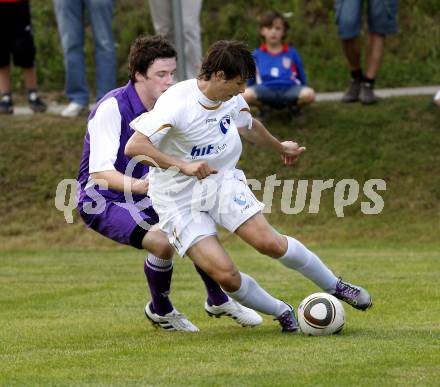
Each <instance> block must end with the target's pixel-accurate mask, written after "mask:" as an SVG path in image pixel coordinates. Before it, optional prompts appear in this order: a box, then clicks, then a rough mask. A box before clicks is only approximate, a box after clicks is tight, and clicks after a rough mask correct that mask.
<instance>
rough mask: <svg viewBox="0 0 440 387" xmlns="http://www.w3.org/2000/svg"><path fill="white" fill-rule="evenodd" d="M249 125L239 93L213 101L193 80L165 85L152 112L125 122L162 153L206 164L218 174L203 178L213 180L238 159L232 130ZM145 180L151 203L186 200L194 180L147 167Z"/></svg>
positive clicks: (239, 146)
mask: <svg viewBox="0 0 440 387" xmlns="http://www.w3.org/2000/svg"><path fill="white" fill-rule="evenodd" d="M251 125H252V116H251V114H250V111H249V106H248V105H247V103H246V102H245V100H244V99H243V97H242V96H241V95H239V96H235V97H233V98H231V99H230V100H228V101H226V102H213V101H211V100H209V99H208V98H207V97H206V96H205V95H204V94H203V93H202V92H201V91H200V89H199V88H198V86H197V80H196V79H190V80H187V81H183V82H180V83H178V84H176V85H174V86H172V87H170V88H169V89H168V90H167V91H166V92H165V93H164V94H162V95H161V97H160V98H159V99H158V100H157V102H156V104H155V106H154V109H153V110H151V111H150V112H147V113H144V114H142V115H141V116H139V117H138V118H136V119H135V120H133V121H132V122H131V123H130V126H131V127H132V128H133V129H135V130H137V131H139V132H140V133H142V134H144V135H145V136H147V137H149V139H150V141H151V142H152V143H153V145H154V146H156V147H157V148H158V149H159V150H161V151H162V152H163V153H165V154H167V155H170V156H173V157H175V158H177V159H180V160H184V161H186V162H194V161H202V160H203V161H207V162H208V164H209V165H210V166H211V167H212V168H215V169H217V170H218V171H219V173H218V174H217V175H216V174H214V175H211V176H209V177H208V178H207V179H213V180H215V181H220V179H221V178H222V176H223V175H224V173H225V172H226V171H230V170H233V169H234V168H235V166H236V164H237V162H238V160H239V159H240V155H241V151H242V144H241V139H240V135H239V134H238V131H237V128H238V127H246V128H250V127H251ZM149 176H150V177H149V178H150V183H151V184H150V188H149V195H150V196H151V198H152V200H153V203H154V204H155V205H156V204H157V205H167V203H170V200H171V201H176V200H178V201H179V202H182V200H183V201H185V200H191V199H190V198H191V194H192V192H193V188H194V186H195V184H196V183H197V178H196V177H194V176H186V175H184V174H182V173H180V172H179V173H177V172H176V171H175V170H172V169H169V170H163V169H160V168H152V169H151V172H150V175H149Z"/></svg>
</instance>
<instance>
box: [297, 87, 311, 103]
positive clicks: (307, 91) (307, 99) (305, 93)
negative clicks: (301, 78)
mask: <svg viewBox="0 0 440 387" xmlns="http://www.w3.org/2000/svg"><path fill="white" fill-rule="evenodd" d="M314 101H315V91H314V90H313V89H312V88H310V87H304V88H303V89H302V90H301V91H300V93H299V96H298V105H300V106H305V105H310V104H311V103H313V102H314Z"/></svg>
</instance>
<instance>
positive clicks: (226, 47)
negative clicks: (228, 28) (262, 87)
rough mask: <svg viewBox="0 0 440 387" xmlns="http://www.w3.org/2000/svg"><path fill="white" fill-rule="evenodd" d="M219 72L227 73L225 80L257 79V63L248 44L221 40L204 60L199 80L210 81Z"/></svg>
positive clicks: (211, 48)
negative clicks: (237, 78)
mask: <svg viewBox="0 0 440 387" xmlns="http://www.w3.org/2000/svg"><path fill="white" fill-rule="evenodd" d="M217 71H223V72H224V73H225V79H233V78H235V77H237V76H240V77H241V78H242V79H243V80H247V79H251V78H254V77H255V61H254V58H253V57H252V53H251V52H250V51H249V49H248V48H247V46H246V44H244V43H243V42H239V41H237V40H219V41H218V42H215V43H214V44H213V45H212V46H211V47H210V48H209V49H208V53H207V54H206V55H205V58H204V59H203V63H202V67H201V69H200V73H199V79H204V80H205V81H208V80H209V79H211V76H212V75H213V74H214V73H216V72H217Z"/></svg>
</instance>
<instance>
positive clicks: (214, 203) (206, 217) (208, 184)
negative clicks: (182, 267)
mask: <svg viewBox="0 0 440 387" xmlns="http://www.w3.org/2000/svg"><path fill="white" fill-rule="evenodd" d="M205 180H206V179H205ZM197 191H198V192H195V193H194V194H193V199H192V200H190V201H188V203H186V204H185V205H182V204H180V205H179V206H176V207H170V206H161V205H160V204H158V205H156V204H155V209H156V211H157V212H158V214H159V219H160V221H159V225H160V228H161V229H162V230H163V231H164V232H165V233H167V235H168V238H169V241H170V243H171V244H172V245H173V246H174V247H175V248H176V250H177V252H178V253H179V255H180V256H182V257H183V256H184V255H185V253H186V251H187V250H188V249H189V248H190V247H191V246H193V245H194V244H195V243H197V242H198V241H200V240H201V239H203V238H205V237H207V236H210V235H215V234H217V228H216V224H218V225H220V226H222V227H224V228H225V229H227V230H228V231H230V232H234V231H235V230H236V229H237V228H238V227H239V226H241V225H242V224H243V223H244V222H246V221H247V220H248V219H249V218H251V217H252V216H254V215H255V214H257V213H259V212H261V210H262V209H263V208H264V204H263V203H261V202H260V201H258V200H257V198H256V197H255V196H254V194H253V193H252V191H251V190H250V188H249V187H248V185H247V183H246V178H245V176H244V173H243V172H242V171H241V170H239V169H236V170H233V171H228V172H226V173H224V174H223V176H222V177H221V178H220V179H216V180H214V179H212V180H206V181H204V180H203V181H202V182H201V184H200V186H199V187H198V189H197Z"/></svg>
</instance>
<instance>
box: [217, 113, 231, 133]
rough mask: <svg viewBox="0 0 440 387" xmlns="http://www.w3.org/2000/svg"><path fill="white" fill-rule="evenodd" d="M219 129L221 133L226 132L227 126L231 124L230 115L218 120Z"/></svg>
mask: <svg viewBox="0 0 440 387" xmlns="http://www.w3.org/2000/svg"><path fill="white" fill-rule="evenodd" d="M219 125H220V130H221V131H222V133H223V134H226V133H227V131H228V130H229V126H230V125H231V116H229V115H226V116H224V117H223V118H222V119H221V120H220V124H219Z"/></svg>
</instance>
